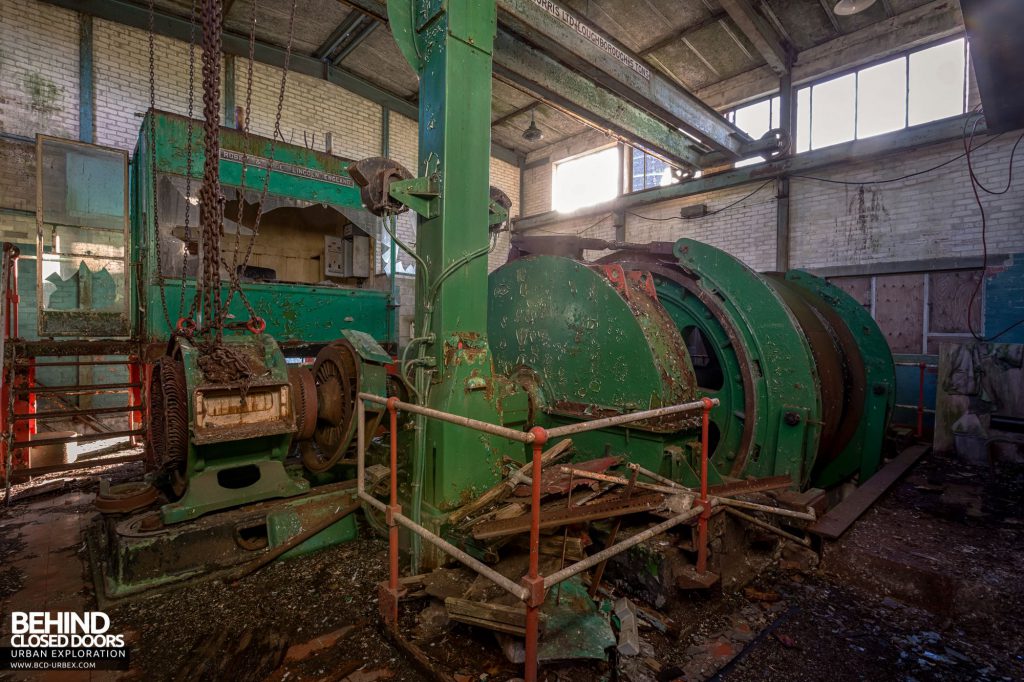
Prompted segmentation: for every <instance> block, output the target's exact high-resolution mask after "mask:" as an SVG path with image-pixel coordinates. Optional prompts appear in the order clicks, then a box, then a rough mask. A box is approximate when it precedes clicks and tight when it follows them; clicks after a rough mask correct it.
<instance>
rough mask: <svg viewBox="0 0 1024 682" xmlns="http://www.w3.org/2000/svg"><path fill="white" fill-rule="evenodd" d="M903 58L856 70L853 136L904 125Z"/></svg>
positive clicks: (881, 131)
mask: <svg viewBox="0 0 1024 682" xmlns="http://www.w3.org/2000/svg"><path fill="white" fill-rule="evenodd" d="M906 88H907V60H906V58H904V57H900V58H899V59H894V60H892V61H891V62H885V63H884V64H879V65H878V66H872V67H871V68H868V69H864V70H863V71H859V72H858V73H857V137H858V138H862V137H871V136H872V135H880V134H882V133H889V132H892V131H894V130H900V129H901V128H903V127H904V126H905V125H906V118H907V103H906Z"/></svg>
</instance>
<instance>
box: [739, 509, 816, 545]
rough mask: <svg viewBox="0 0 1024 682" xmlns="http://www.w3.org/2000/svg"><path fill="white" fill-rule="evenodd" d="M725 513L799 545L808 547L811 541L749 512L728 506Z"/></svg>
mask: <svg viewBox="0 0 1024 682" xmlns="http://www.w3.org/2000/svg"><path fill="white" fill-rule="evenodd" d="M725 513H726V514H732V515H733V516H735V517H736V518H738V519H743V520H744V521H746V522H747V523H750V524H753V525H755V526H757V527H758V528H762V529H764V530H767V531H769V532H772V533H775V534H776V535H778V536H781V537H784V538H786V539H787V540H792V541H793V542H796V543H798V544H800V545H803V546H804V547H810V546H811V541H810V540H809V539H807V538H801V537H798V536H796V535H793V534H792V533H787V532H786V531H784V530H782V529H781V528H777V527H775V526H773V525H772V524H770V523H766V522H765V521H762V520H761V519H758V518H755V517H753V516H751V515H750V514H744V513H743V512H741V511H740V510H738V509H732V508H730V507H726V509H725Z"/></svg>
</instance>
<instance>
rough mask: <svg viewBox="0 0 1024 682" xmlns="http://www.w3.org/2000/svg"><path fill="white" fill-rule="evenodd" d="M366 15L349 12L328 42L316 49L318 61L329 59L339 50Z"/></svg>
mask: <svg viewBox="0 0 1024 682" xmlns="http://www.w3.org/2000/svg"><path fill="white" fill-rule="evenodd" d="M365 16H366V15H365V14H362V13H361V12H349V13H348V14H347V15H346V16H345V18H344V19H342V20H341V23H340V24H338V26H337V27H336V28H335V29H334V30H333V31H331V35H329V36H327V40H325V41H324V42H323V44H322V45H320V47H318V48H316V51H315V52H313V56H314V57H315V58H317V59H327V58H328V57H330V56H331V54H333V53H334V51H335V50H337V49H338V46H339V45H341V43H342V41H343V40H345V38H346V37H347V36H348V34H349V33H351V32H352V30H353V29H354V28H355V26H356V24H358V23H359V22H360V21H362V20H363V19H364V18H365Z"/></svg>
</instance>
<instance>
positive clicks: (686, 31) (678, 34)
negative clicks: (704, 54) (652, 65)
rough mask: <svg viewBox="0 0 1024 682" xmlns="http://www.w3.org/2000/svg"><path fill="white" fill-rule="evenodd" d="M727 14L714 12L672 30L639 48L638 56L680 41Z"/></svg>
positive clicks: (643, 55)
mask: <svg viewBox="0 0 1024 682" xmlns="http://www.w3.org/2000/svg"><path fill="white" fill-rule="evenodd" d="M727 16H729V15H728V14H726V13H725V12H715V13H714V14H712V15H711V16H709V17H708V18H707V19H704V20H703V21H700V22H698V23H696V24H694V25H693V26H687V27H686V28H683V29H680V30H678V31H674V32H673V33H671V34H669V35H667V36H665V37H664V38H661V39H659V40H656V41H654V42H653V43H651V44H650V45H648V46H647V47H645V48H643V49H642V50H640V56H641V57H646V56H647V55H649V54H651V53H652V52H657V51H658V50H660V49H661V48H663V47H668V46H669V45H671V44H672V43H675V42H682V41H683V40H684V39H686V38H689V37H690V36H692V35H693V34H694V33H698V32H700V31H703V30H704V29H706V28H707V27H708V26H714V25H715V24H717V23H718V22H720V21H722V19H725V18H726V17H727Z"/></svg>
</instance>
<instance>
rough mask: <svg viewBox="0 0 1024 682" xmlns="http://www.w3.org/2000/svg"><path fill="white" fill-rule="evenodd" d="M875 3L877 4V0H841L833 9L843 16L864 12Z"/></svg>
mask: <svg viewBox="0 0 1024 682" xmlns="http://www.w3.org/2000/svg"><path fill="white" fill-rule="evenodd" d="M873 4H875V0H839V2H837V3H836V6H835V7H834V8H833V9H832V11H833V12H835V13H836V14H838V15H839V16H841V17H848V16H850V15H851V14H857V13H858V12H863V11H864V10H866V9H867V8H868V7H871V5H873Z"/></svg>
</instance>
